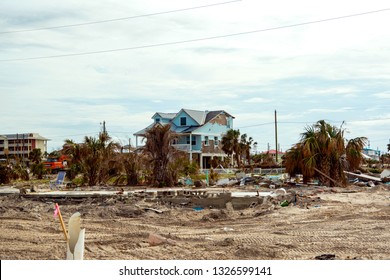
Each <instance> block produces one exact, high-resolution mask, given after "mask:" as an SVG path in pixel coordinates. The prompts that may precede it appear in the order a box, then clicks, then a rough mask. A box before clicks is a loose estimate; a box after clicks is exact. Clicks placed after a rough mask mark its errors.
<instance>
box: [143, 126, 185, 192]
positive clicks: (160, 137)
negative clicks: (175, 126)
mask: <svg viewBox="0 0 390 280" xmlns="http://www.w3.org/2000/svg"><path fill="white" fill-rule="evenodd" d="M176 137H177V135H176V134H175V133H173V132H172V131H171V126H170V125H161V124H157V125H155V126H154V127H152V128H150V129H149V130H147V131H146V133H145V138H146V143H145V146H144V147H143V148H142V149H143V152H144V153H145V154H146V155H147V156H148V157H149V158H150V160H149V162H150V164H151V166H152V180H153V183H155V184H157V185H158V186H159V187H163V186H168V187H169V186H173V184H174V181H175V178H174V176H173V172H172V170H170V168H171V163H172V162H174V160H175V158H176V157H177V155H178V153H179V152H178V151H177V150H176V149H175V148H174V147H173V146H172V141H173V140H174V139H175V138H176Z"/></svg>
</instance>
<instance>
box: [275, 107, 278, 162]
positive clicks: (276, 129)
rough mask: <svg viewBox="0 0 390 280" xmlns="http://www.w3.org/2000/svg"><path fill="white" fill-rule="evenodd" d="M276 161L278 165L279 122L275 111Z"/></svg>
mask: <svg viewBox="0 0 390 280" xmlns="http://www.w3.org/2000/svg"><path fill="white" fill-rule="evenodd" d="M275 151H276V152H275V159H276V163H278V121H277V117H276V110H275Z"/></svg>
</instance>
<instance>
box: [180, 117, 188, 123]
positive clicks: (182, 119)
mask: <svg viewBox="0 0 390 280" xmlns="http://www.w3.org/2000/svg"><path fill="white" fill-rule="evenodd" d="M180 125H187V118H186V117H181V118H180Z"/></svg>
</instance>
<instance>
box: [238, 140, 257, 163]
mask: <svg viewBox="0 0 390 280" xmlns="http://www.w3.org/2000/svg"><path fill="white" fill-rule="evenodd" d="M247 137H248V136H247V134H246V133H244V134H242V135H241V140H240V143H239V145H240V151H241V155H242V157H243V158H245V160H246V162H247V163H248V164H249V165H250V164H251V154H250V151H251V149H252V145H257V142H254V140H253V138H252V137H249V138H248V139H247Z"/></svg>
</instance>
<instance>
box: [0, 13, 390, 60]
mask: <svg viewBox="0 0 390 280" xmlns="http://www.w3.org/2000/svg"><path fill="white" fill-rule="evenodd" d="M389 10H390V8H386V9H381V10H376V11H370V12H364V13H358V14H351V15H345V16H339V17H333V18H327V19H321V20H315V21H308V22H303V23H296V24H290V25H283V26H278V27H271V28H266V29H258V30H252V31H244V32H238V33H231V34H225V35H217V36H211V37H204V38H197V39H189V40H182V41H174V42H166V43H157V44H151V45H143V46H136V47H127V48H119V49H110V50H100V51H91V52H81V53H71V54H59V55H50V56H37V57H28V58H12V59H0V62H12V61H28V60H39V59H50V58H61V57H72V56H83V55H92V54H101V53H111V52H121V51H129V50H137V49H146V48H154V47H163V46H170V45H179V44H186V43H194V42H200V41H206V40H213V39H221V38H226V37H234V36H241V35H248V34H253V33H260V32H267V31H274V30H279V29H286V28H292V27H298V26H303V25H309V24H316V23H323V22H328V21H334V20H340V19H345V18H351V17H357V16H363V15H368V14H373V13H380V12H385V11H389Z"/></svg>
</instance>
